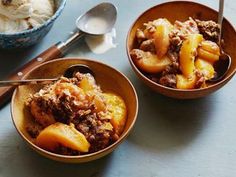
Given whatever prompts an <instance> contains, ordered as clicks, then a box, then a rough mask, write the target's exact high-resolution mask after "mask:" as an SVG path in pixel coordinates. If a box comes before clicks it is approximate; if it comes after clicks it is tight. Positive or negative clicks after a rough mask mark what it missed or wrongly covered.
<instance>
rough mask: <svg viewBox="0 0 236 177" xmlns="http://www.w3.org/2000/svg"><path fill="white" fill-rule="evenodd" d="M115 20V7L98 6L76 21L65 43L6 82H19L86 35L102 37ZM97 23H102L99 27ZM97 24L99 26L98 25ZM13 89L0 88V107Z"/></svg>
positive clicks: (14, 74)
mask: <svg viewBox="0 0 236 177" xmlns="http://www.w3.org/2000/svg"><path fill="white" fill-rule="evenodd" d="M116 18H117V10H116V7H115V6H114V5H113V4H111V3H108V2H104V3H101V4H98V5H97V6H95V7H93V8H92V9H90V10H89V11H88V12H86V13H85V14H84V15H82V16H80V17H79V18H78V19H77V20H76V26H77V28H78V30H77V31H76V32H75V33H74V34H73V35H72V36H71V37H70V38H69V39H67V40H66V41H65V42H58V43H57V44H55V45H53V46H52V47H50V48H49V49H47V50H46V51H44V52H43V53H41V54H40V55H39V56H37V57H36V58H34V59H32V60H31V61H29V62H28V63H26V64H25V65H24V66H22V67H21V68H19V69H18V70H16V71H15V72H13V73H12V74H11V75H10V76H8V77H7V80H21V79H22V78H23V77H24V76H25V74H26V73H27V72H29V71H30V70H31V69H32V68H34V67H36V66H38V65H39V64H42V63H43V62H46V61H50V60H53V59H56V58H60V57H63V56H64V55H65V54H66V53H67V52H68V51H69V49H70V48H71V46H72V45H73V44H75V43H76V42H77V41H78V40H79V39H80V38H81V37H83V36H84V35H85V34H88V35H103V34H106V33H107V32H109V31H111V29H112V28H113V26H114V24H115V22H116ZM98 21H99V22H103V25H102V26H101V24H100V23H98ZM98 24H99V25H98ZM14 89H15V86H14V85H11V86H8V87H1V88H0V107H2V106H3V105H4V104H5V103H6V102H7V101H8V100H10V98H11V96H12V93H13V91H14Z"/></svg>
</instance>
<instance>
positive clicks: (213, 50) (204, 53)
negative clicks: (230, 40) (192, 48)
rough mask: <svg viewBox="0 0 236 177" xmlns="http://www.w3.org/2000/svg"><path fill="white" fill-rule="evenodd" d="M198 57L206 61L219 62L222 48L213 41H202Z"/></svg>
mask: <svg viewBox="0 0 236 177" xmlns="http://www.w3.org/2000/svg"><path fill="white" fill-rule="evenodd" d="M198 56H199V57H200V58H202V59H204V60H206V61H209V62H211V63H214V62H215V61H217V60H219V56H220V47H219V46H218V45H217V44H216V43H215V42H212V41H202V42H201V44H200V47H199V48H198Z"/></svg>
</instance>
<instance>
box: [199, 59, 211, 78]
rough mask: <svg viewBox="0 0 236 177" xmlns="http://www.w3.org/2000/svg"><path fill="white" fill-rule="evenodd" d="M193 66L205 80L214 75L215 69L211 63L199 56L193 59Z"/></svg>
mask: <svg viewBox="0 0 236 177" xmlns="http://www.w3.org/2000/svg"><path fill="white" fill-rule="evenodd" d="M195 66H196V69H197V70H198V71H200V72H201V73H202V74H203V76H204V77H205V79H206V80H209V79H211V78H213V77H214V75H215V70H214V67H213V66H212V64H211V63H209V62H208V61H206V60H203V59H201V58H197V59H196V61H195Z"/></svg>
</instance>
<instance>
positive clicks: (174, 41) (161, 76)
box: [127, 1, 236, 99]
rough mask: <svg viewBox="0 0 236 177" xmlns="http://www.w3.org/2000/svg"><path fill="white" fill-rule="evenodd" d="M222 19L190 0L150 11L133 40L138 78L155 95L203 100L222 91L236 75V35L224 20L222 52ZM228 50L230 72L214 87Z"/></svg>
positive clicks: (129, 44) (135, 28)
mask: <svg viewBox="0 0 236 177" xmlns="http://www.w3.org/2000/svg"><path fill="white" fill-rule="evenodd" d="M188 9H191V11H189V10H188ZM217 17H218V13H217V12H216V11H215V10H213V9H211V8H209V7H207V6H204V5H201V4H198V3H195V2H189V1H172V2H167V3H163V4H160V5H157V6H155V7H152V8H151V9H149V10H147V11H145V12H144V13H143V14H142V15H141V16H139V17H138V19H137V20H136V21H135V22H134V24H133V25H132V27H131V29H130V31H129V33H128V36H127V54H128V57H129V61H130V63H131V66H132V68H133V69H134V71H135V73H136V74H137V75H138V76H139V78H141V79H142V80H143V81H144V83H145V84H146V85H148V86H149V87H151V88H152V89H154V90H155V91H157V92H159V93H161V94H163V95H166V96H170V97H174V98H180V99H190V98H198V97H202V96H206V95H208V94H209V93H212V92H214V91H216V90H218V89H219V88H221V87H222V86H223V85H224V84H226V83H227V82H228V81H229V80H230V79H231V78H232V77H233V75H234V74H235V72H236V64H235V56H236V55H235V52H234V51H233V50H232V49H233V43H232V38H233V39H234V40H235V38H236V32H235V30H234V28H233V26H232V25H231V24H230V23H229V22H228V21H227V20H226V19H224V21H223V39H224V45H222V48H221V47H220V45H219V44H218V41H217V40H218V38H219V25H218V24H217V23H216V21H217ZM223 51H224V52H226V53H227V54H229V55H230V56H231V58H232V64H231V66H230V69H229V71H228V72H227V74H226V76H225V77H224V78H223V79H222V80H220V81H219V82H217V83H212V82H209V81H210V80H211V79H212V78H213V77H214V76H215V74H216V71H215V69H214V63H215V62H216V61H218V60H219V59H220V57H219V56H220V54H221V52H223Z"/></svg>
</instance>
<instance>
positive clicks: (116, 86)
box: [11, 58, 138, 163]
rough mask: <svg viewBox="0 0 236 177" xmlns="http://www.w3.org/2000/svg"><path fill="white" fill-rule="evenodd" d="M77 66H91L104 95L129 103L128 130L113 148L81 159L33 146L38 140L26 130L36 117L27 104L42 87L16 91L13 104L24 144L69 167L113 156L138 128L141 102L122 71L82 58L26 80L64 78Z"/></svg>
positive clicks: (61, 62)
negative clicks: (72, 67)
mask: <svg viewBox="0 0 236 177" xmlns="http://www.w3.org/2000/svg"><path fill="white" fill-rule="evenodd" d="M74 64H85V65H87V66H89V67H90V68H91V69H92V71H93V72H94V74H95V79H96V82H97V83H98V84H99V85H100V86H101V89H102V90H103V91H111V92H113V93H117V94H118V95H120V96H121V97H122V98H123V99H124V101H125V103H126V106H127V113H128V114H127V121H126V125H125V129H124V131H123V133H122V135H121V136H120V138H119V139H118V140H117V141H116V142H115V143H113V144H112V145H110V146H108V147H107V148H105V149H103V150H100V151H98V152H95V153H91V154H87V155H79V156H68V155H59V154H55V153H51V152H48V151H46V150H44V149H41V148H40V147H38V146H36V145H35V144H34V143H33V141H34V140H33V139H32V138H31V137H30V136H29V134H28V133H27V131H26V128H25V125H27V124H31V123H33V122H32V120H33V119H32V115H31V113H30V112H29V110H28V109H26V106H25V103H26V100H27V98H29V95H30V94H33V93H35V92H37V91H39V89H40V88H41V87H42V85H26V86H19V87H18V88H17V89H16V90H15V92H14V94H13V97H12V102H11V113H12V120H13V123H14V125H15V127H16V129H17V131H18V133H19V134H20V136H21V137H22V138H23V140H24V141H25V142H26V143H27V144H28V145H29V146H30V147H31V148H32V149H33V150H35V151H36V152H38V153H39V154H41V155H43V156H45V157H47V158H49V159H53V160H56V161H61V162H68V163H80V162H88V161H92V160H95V159H98V158H101V157H103V156H105V155H107V154H108V153H110V152H112V151H113V150H114V149H115V148H116V147H117V146H118V145H119V144H120V143H122V142H123V141H124V140H125V138H126V137H127V136H128V134H129V133H130V131H131V129H132V128H133V126H134V123H135V121H136V118H137V113H138V98H137V95H136V91H135V89H134V87H133V86H132V84H131V82H130V81H129V80H128V79H127V78H126V77H125V76H124V75H123V74H121V73H120V72H119V71H117V70H115V69H113V68H112V67H110V66H108V65H105V64H102V63H99V62H96V61H92V60H86V59H78V58H67V59H58V60H54V61H50V62H47V63H45V64H42V65H40V66H38V67H36V68H34V69H33V70H31V71H30V72H29V73H28V74H26V76H25V77H24V79H32V78H56V77H59V76H61V75H63V73H64V71H65V70H66V69H67V68H68V67H69V66H71V65H74Z"/></svg>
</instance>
